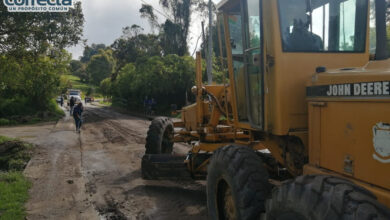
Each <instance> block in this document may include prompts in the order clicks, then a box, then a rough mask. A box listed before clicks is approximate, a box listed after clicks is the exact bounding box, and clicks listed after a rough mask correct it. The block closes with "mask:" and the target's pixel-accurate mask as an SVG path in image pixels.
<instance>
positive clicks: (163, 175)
mask: <svg viewBox="0 0 390 220" xmlns="http://www.w3.org/2000/svg"><path fill="white" fill-rule="evenodd" d="M185 159H186V157H185V156H175V155H170V154H145V155H144V156H143V157H142V178H143V179H146V180H191V179H192V177H191V173H190V171H189V170H188V168H187V164H186V163H185V162H184V161H185Z"/></svg>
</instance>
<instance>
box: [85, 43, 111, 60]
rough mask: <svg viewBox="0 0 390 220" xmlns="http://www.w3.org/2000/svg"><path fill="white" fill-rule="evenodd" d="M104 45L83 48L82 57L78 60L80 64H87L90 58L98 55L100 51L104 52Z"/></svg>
mask: <svg viewBox="0 0 390 220" xmlns="http://www.w3.org/2000/svg"><path fill="white" fill-rule="evenodd" d="M105 49H106V45H104V44H92V45H91V46H88V45H87V46H85V48H84V52H83V56H82V57H81V58H80V61H81V62H82V63H88V62H89V61H90V60H91V58H92V56H94V55H96V54H98V53H99V51H100V50H105Z"/></svg>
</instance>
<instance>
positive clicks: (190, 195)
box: [0, 105, 207, 219]
mask: <svg viewBox="0 0 390 220" xmlns="http://www.w3.org/2000/svg"><path fill="white" fill-rule="evenodd" d="M149 124H150V121H149V120H145V119H141V118H137V117H132V116H128V115H124V114H120V113H117V112H115V111H113V110H112V109H110V108H102V107H96V106H92V105H87V106H86V108H85V113H84V124H83V127H82V131H81V133H80V134H78V133H76V132H75V131H74V129H75V128H74V125H73V120H72V119H71V118H70V117H69V116H66V117H65V118H64V119H63V120H61V121H60V122H58V123H57V124H44V125H36V126H22V127H10V128H0V135H6V136H11V137H19V138H21V139H24V140H27V141H30V142H32V143H34V144H37V145H38V149H37V150H36V151H35V155H34V156H33V158H32V160H31V161H30V163H29V165H28V166H27V168H26V170H25V174H26V176H28V177H30V179H31V180H32V182H33V187H32V189H31V191H30V196H31V198H30V200H29V202H28V204H27V205H26V208H27V212H28V219H207V208H206V189H205V183H204V182H202V181H151V180H143V179H142V178H141V170H140V169H141V158H142V156H143V154H144V152H145V138H146V133H147V129H148V126H149ZM188 150H189V147H188V146H186V145H175V146H174V151H175V153H177V154H183V153H185V152H187V151H188Z"/></svg>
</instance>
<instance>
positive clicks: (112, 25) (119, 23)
mask: <svg viewBox="0 0 390 220" xmlns="http://www.w3.org/2000/svg"><path fill="white" fill-rule="evenodd" d="M143 1H144V2H146V3H148V4H150V5H152V6H153V7H154V8H156V9H158V10H160V11H162V9H161V8H160V6H159V3H158V2H159V0H143ZM219 1H220V0H213V2H215V3H218V2H219ZM81 2H82V8H83V12H84V17H85V23H84V39H87V44H88V45H91V44H92V43H95V44H99V43H103V44H105V45H107V46H108V45H111V44H112V43H113V42H114V40H115V39H117V38H118V37H119V36H121V34H122V28H123V27H126V26H131V25H133V24H137V25H139V26H141V27H142V28H144V29H145V32H150V26H149V23H148V21H147V19H142V18H141V17H140V13H139V9H140V8H141V5H142V1H141V0H81ZM155 14H156V15H157V16H158V17H159V20H160V23H162V22H164V21H165V18H164V17H163V16H161V15H160V14H158V13H157V12H155ZM202 20H206V22H205V23H206V24H207V17H205V18H199V17H194V18H192V23H191V29H190V31H191V33H190V38H189V44H190V45H189V51H190V53H192V52H193V50H194V48H195V43H196V40H197V38H198V37H199V35H200V34H201V21H202ZM200 43H201V40H200V41H199V45H200ZM198 47H199V46H198ZM83 50H84V45H82V44H80V45H78V46H76V47H72V48H68V51H69V52H71V53H72V55H73V59H78V58H79V57H80V56H81V55H82V53H83Z"/></svg>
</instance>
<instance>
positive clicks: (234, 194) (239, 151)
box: [207, 145, 271, 220]
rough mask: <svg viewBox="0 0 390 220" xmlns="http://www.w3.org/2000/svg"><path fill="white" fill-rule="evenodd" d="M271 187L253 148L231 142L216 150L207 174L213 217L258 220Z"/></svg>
mask: <svg viewBox="0 0 390 220" xmlns="http://www.w3.org/2000/svg"><path fill="white" fill-rule="evenodd" d="M270 189H271V188H270V184H269V182H268V172H267V170H266V169H265V167H264V166H263V162H262V160H261V158H260V157H259V156H257V155H256V153H255V152H254V150H252V149H250V148H249V147H238V146H233V145H229V146H225V147H223V148H220V149H218V150H216V151H215V152H214V154H213V156H212V157H211V161H210V164H209V166H208V174H207V206H208V211H209V217H210V219H237V220H244V219H257V218H258V217H259V216H260V213H261V212H263V211H264V210H265V201H266V199H267V196H268V194H269V193H270Z"/></svg>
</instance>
